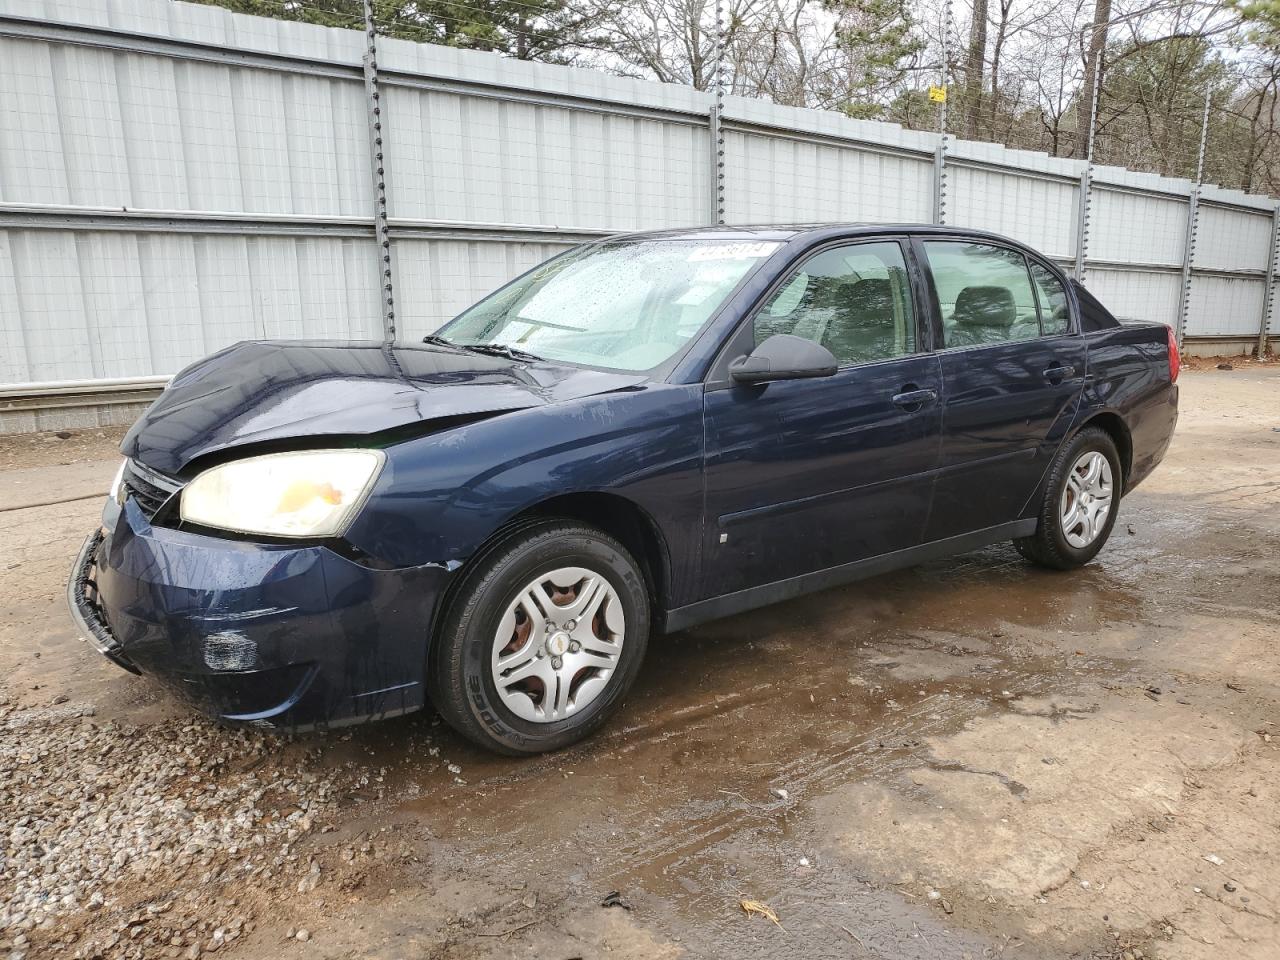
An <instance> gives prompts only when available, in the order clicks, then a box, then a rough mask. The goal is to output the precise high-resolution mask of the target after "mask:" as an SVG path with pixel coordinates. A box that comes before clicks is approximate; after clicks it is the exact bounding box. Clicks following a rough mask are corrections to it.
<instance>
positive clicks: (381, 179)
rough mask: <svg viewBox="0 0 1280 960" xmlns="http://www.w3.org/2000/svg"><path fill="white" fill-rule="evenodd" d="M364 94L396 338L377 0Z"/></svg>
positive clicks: (367, 27)
mask: <svg viewBox="0 0 1280 960" xmlns="http://www.w3.org/2000/svg"><path fill="white" fill-rule="evenodd" d="M364 33H365V51H364V93H365V101H366V104H365V105H366V108H367V110H368V115H369V161H370V162H369V168H370V173H371V174H372V176H373V227H374V236H375V238H376V240H377V245H378V246H377V250H378V286H379V288H380V290H381V293H382V339H383V340H384V341H385V342H386V343H394V342H395V339H396V311H395V289H394V288H395V285H394V282H393V281H394V278H393V276H392V270H393V268H392V261H391V232H390V230H389V229H388V227H387V177H386V164H385V161H384V158H383V152H382V128H383V122H382V121H383V116H384V115H383V112H382V101H381V96H380V94H379V93H378V49H377V37H378V30H377V24H375V23H374V19H373V0H364Z"/></svg>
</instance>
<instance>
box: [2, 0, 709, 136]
mask: <svg viewBox="0 0 1280 960" xmlns="http://www.w3.org/2000/svg"><path fill="white" fill-rule="evenodd" d="M0 37H14V38H17V39H22V40H42V41H45V42H47V43H63V44H71V45H75V46H82V47H96V48H98V49H104V50H117V51H120V52H122V53H141V54H149V55H151V56H157V57H166V58H168V59H171V60H194V61H200V62H203V63H221V64H225V65H227V66H237V67H248V68H252V69H256V70H273V71H276V72H280V73H296V74H306V75H310V76H318V77H327V78H329V79H334V80H350V81H352V82H355V83H363V82H364V70H363V64H362V63H361V62H359V61H352V62H347V61H342V60H332V59H326V58H323V57H303V56H299V55H297V54H288V53H270V52H266V51H260V50H250V49H245V48H243V47H230V46H224V45H222V44H215V43H204V42H201V41H199V40H178V39H175V38H172V37H165V36H160V35H158V34H150V33H136V32H133V31H128V30H119V29H116V28H114V27H103V26H97V25H87V24H86V25H82V24H61V23H51V22H49V21H47V20H37V19H33V18H29V17H14V16H3V15H0ZM378 80H379V82H380V83H384V84H387V85H389V86H398V87H411V88H416V89H422V90H434V91H439V92H446V93H456V94H458V95H461V96H469V97H479V98H483V99H497V100H504V101H514V102H521V103H528V104H535V105H540V106H552V107H560V108H562V109H565V110H577V111H582V112H586V113H597V114H610V115H617V116H623V117H638V118H644V119H652V120H666V121H670V122H675V123H685V124H693V125H697V126H706V124H707V117H706V110H705V108H703V107H701V106H690V107H689V108H688V109H681V108H679V107H657V106H646V105H643V104H636V103H629V102H626V101H623V100H610V99H608V98H607V97H605V98H600V97H578V96H574V95H572V94H562V93H552V92H548V91H540V90H532V89H528V88H525V87H518V86H511V85H506V84H497V83H482V82H479V81H470V80H456V79H451V78H448V77H437V76H427V75H423V74H416V73H409V72H407V71H398V70H393V69H386V68H385V67H383V68H382V69H380V70H379V74H378Z"/></svg>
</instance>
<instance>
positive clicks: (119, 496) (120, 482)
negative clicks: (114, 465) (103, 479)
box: [107, 460, 129, 507]
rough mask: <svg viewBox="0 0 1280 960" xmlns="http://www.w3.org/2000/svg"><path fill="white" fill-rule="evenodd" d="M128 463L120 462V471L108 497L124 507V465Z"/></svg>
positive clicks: (112, 482)
mask: <svg viewBox="0 0 1280 960" xmlns="http://www.w3.org/2000/svg"><path fill="white" fill-rule="evenodd" d="M128 462H129V461H128V460H121V461H120V469H119V470H117V471H116V478H115V479H114V480H112V481H111V490H110V491H109V492H108V493H107V496H108V497H110V498H111V499H112V500H114V501H115V502H116V503H118V504H119V505H120V506H122V507H123V506H124V496H123V494H124V465H125V464H126V463H128Z"/></svg>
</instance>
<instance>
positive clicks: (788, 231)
mask: <svg viewBox="0 0 1280 960" xmlns="http://www.w3.org/2000/svg"><path fill="white" fill-rule="evenodd" d="M904 233H912V234H942V235H946V236H949V237H954V236H965V237H975V238H978V239H983V240H999V241H1001V242H1004V243H1009V242H1014V243H1016V242H1017V241H1012V240H1010V239H1009V238H1008V237H1003V236H1001V235H1000V234H997V233H991V232H989V231H986V230H974V229H971V228H968V227H951V226H944V225H939V224H934V223H838V222H837V223H770V224H743V225H721V226H709V227H683V228H677V229H671V230H646V231H641V232H637V233H620V234H617V235H615V236H612V237H609V238H607V239H609V240H748V241H750V240H775V241H789V240H795V239H798V238H805V239H808V240H813V241H818V240H825V239H828V238H833V237H844V236H865V237H874V236H881V235H884V236H890V235H901V234H904ZM1018 245H1019V246H1023V244H1018Z"/></svg>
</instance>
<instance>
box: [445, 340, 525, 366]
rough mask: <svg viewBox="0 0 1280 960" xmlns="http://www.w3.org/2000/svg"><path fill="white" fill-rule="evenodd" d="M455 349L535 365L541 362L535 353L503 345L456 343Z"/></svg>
mask: <svg viewBox="0 0 1280 960" xmlns="http://www.w3.org/2000/svg"><path fill="white" fill-rule="evenodd" d="M454 346H456V347H461V348H462V349H463V350H470V351H471V352H472V353H484V354H488V355H489V356H491V357H506V358H507V359H508V360H525V361H528V362H532V363H537V362H539V361H541V360H542V358H541V357H540V356H538V355H537V354H536V353H530V352H529V351H528V350H521V349H519V348H517V347H509V346H507V345H506V344H505V343H457V344H454Z"/></svg>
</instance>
